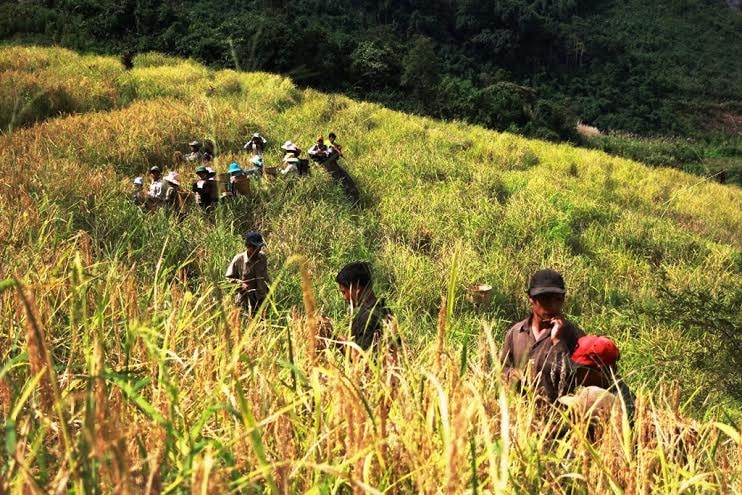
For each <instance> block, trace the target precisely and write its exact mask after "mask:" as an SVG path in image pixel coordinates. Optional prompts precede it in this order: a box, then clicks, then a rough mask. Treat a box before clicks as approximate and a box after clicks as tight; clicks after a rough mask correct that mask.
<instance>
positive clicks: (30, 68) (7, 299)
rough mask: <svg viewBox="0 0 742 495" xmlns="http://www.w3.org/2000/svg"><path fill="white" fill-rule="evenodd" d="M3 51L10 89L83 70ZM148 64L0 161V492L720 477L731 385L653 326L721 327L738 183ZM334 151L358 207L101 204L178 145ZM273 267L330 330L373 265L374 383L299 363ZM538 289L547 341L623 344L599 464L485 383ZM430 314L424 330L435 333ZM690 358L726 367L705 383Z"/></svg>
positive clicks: (710, 338)
mask: <svg viewBox="0 0 742 495" xmlns="http://www.w3.org/2000/svg"><path fill="white" fill-rule="evenodd" d="M24 50H25V49H15V48H8V49H3V51H1V52H0V64H3V63H7V62H3V61H7V60H18V62H16V63H17V64H18V67H19V69H18V70H21V71H22V72H24V73H25V74H27V75H28V80H33V78H34V70H35V69H34V67H38V66H39V65H44V66H46V67H49V69H48V70H49V71H54V70H57V69H54V67H61V66H63V65H69V64H75V63H84V62H80V60H84V58H75V57H76V56H73V55H71V54H70V53H69V52H64V51H60V50H50V51H44V50H40V49H30V50H26V51H24ZM24 57H25V58H28V60H25V59H24ZM45 57H46V59H45ZM146 60H147V61H148V62H147V63H146V64H143V66H142V67H135V68H134V69H133V70H132V71H129V72H123V71H121V72H120V73H118V72H116V70H117V69H116V67H115V64H116V63H115V62H113V61H111V60H108V61H107V63H109V64H111V67H112V70H111V73H114V74H118V75H117V76H116V77H115V78H114V79H113V81H114V82H112V83H111V84H113V85H114V86H115V87H116V88H119V89H118V90H119V91H121V88H126V92H125V93H124V92H122V93H119V94H127V95H129V96H127V97H126V98H123V99H122V100H118V103H116V104H114V105H112V107H111V109H110V110H107V111H90V110H91V108H90V107H88V106H86V105H87V102H82V103H80V105H81V107H80V108H76V109H73V111H72V113H75V115H69V116H61V117H59V118H50V119H47V120H44V121H42V122H40V123H38V124H36V125H29V126H26V127H24V128H16V129H15V130H14V131H13V132H12V133H9V134H6V135H4V136H2V137H0V150H1V151H0V153H1V154H2V160H1V161H0V168H1V169H2V189H1V190H0V194H1V196H0V200H2V204H3V205H4V206H3V211H6V212H7V214H6V218H7V221H6V222H4V224H3V225H2V227H0V236H1V237H2V238H3V239H5V240H6V242H4V244H3V247H2V250H0V264H1V266H2V267H3V278H7V279H12V278H13V277H15V279H17V280H18V281H19V283H20V284H21V286H22V287H24V288H26V292H23V291H22V290H21V288H20V287H17V286H13V285H11V284H10V283H7V284H5V285H3V291H2V293H0V298H1V299H0V308H2V309H1V310H2V314H3V318H4V320H5V321H8V322H9V325H7V326H6V328H7V329H8V330H7V332H5V333H4V336H3V339H4V343H3V345H2V346H0V349H1V350H2V353H3V354H2V358H3V359H2V362H3V363H4V365H3V366H4V367H3V368H2V372H0V378H2V381H0V385H2V386H1V387H0V394H3V395H0V404H2V407H3V409H2V411H3V418H5V422H6V429H5V432H6V433H5V434H6V452H7V453H8V462H7V463H4V465H3V467H2V468H0V476H2V480H1V481H2V483H3V484H2V485H0V487H2V488H3V489H6V490H10V489H12V490H13V491H14V493H15V492H20V491H21V490H26V489H28V490H34V488H33V487H34V486H38V487H39V490H40V491H47V490H51V489H52V488H53V487H56V486H59V485H60V484H61V485H64V486H66V487H67V488H68V489H70V490H74V491H76V492H88V491H91V490H93V489H94V487H101V489H102V491H104V492H107V491H116V490H117V489H120V490H124V489H127V490H129V491H130V492H132V493H134V492H137V493H139V492H143V491H145V489H146V487H147V486H148V485H149V486H151V487H152V486H154V487H157V488H158V489H161V490H163V491H169V492H178V493H180V492H184V491H187V490H192V491H199V487H202V486H203V487H210V488H209V489H208V490H207V491H210V492H213V493H216V492H225V491H230V490H231V491H233V492H235V493H237V492H251V491H256V490H257V491H261V490H263V491H269V492H270V491H273V492H286V491H287V490H289V489H292V490H296V491H297V492H307V491H308V492H309V493H346V492H347V491H348V490H351V488H353V489H355V490H361V489H364V490H366V491H368V492H372V493H373V490H371V488H370V487H374V488H375V489H378V490H379V491H381V492H384V491H392V492H393V491H395V490H396V491H397V492H399V493H408V492H424V493H430V492H435V491H436V490H440V491H444V492H450V493H462V492H464V490H466V489H470V488H472V481H471V478H474V479H477V480H478V485H479V487H481V488H486V489H489V490H491V491H499V492H506V493H523V492H553V493H567V492H570V493H575V492H576V493H589V492H591V490H593V491H594V490H597V491H598V492H611V493H621V492H627V493H630V492H633V491H636V490H638V489H639V487H644V486H646V487H650V489H651V490H652V491H654V492H658V493H677V492H679V491H682V489H688V490H691V491H696V492H699V493H701V492H728V491H729V490H730V489H731V487H733V486H735V483H739V477H740V472H739V466H738V464H736V465H735V459H736V458H737V456H738V452H739V448H740V443H739V432H738V429H737V428H736V427H734V426H730V425H734V424H736V422H737V421H739V418H740V400H741V399H740V396H739V389H736V388H735V387H736V386H737V385H738V382H737V381H735V379H734V374H735V373H734V367H733V366H734V364H735V363H736V362H738V361H734V359H735V356H734V355H733V352H732V349H731V348H729V347H726V345H727V344H728V342H727V341H725V340H724V338H723V336H722V335H721V334H720V333H718V332H717V330H718V329H720V328H722V327H721V326H719V327H716V326H715V324H711V325H709V327H708V328H706V329H703V330H704V331H703V332H699V331H698V329H697V328H695V327H693V326H692V324H689V323H687V322H686V321H685V320H683V319H682V318H677V319H673V318H672V317H671V316H670V317H668V312H669V314H670V315H672V311H675V312H676V313H677V312H683V313H684V314H685V313H687V314H691V313H692V314H694V315H696V316H699V317H700V318H701V319H702V320H703V321H709V322H712V323H713V322H729V323H730V324H731V325H736V326H735V327H733V328H736V329H737V330H739V324H738V323H737V318H736V314H737V308H738V307H739V306H738V302H739V298H740V297H742V295H741V292H742V291H741V289H740V284H739V278H740V275H742V253H741V252H740V249H741V248H742V238H741V237H740V232H742V192H741V191H740V189H739V188H738V187H735V186H723V185H720V184H714V183H710V182H708V181H701V180H699V178H698V177H694V176H691V175H687V174H684V173H682V172H679V171H676V170H669V169H655V168H650V167H647V166H645V165H642V164H640V163H636V162H632V161H629V160H625V159H620V158H616V157H611V156H608V155H606V154H604V153H601V152H597V151H589V150H584V149H578V148H574V147H570V146H567V145H555V144H551V143H546V142H541V141H533V140H527V139H524V138H521V137H518V136H515V135H511V134H507V133H496V132H492V131H488V130H484V129H482V128H477V127H473V126H468V125H464V124H461V123H457V122H453V123H442V122H437V121H434V120H430V119H424V118H419V117H413V116H409V115H405V114H401V113H397V112H393V111H390V110H387V109H384V108H382V107H379V106H377V105H374V104H369V103H360V102H355V101H352V100H349V99H347V98H344V97H339V96H335V95H324V94H321V93H318V92H316V91H312V90H303V91H302V90H299V89H297V88H296V87H295V86H294V85H293V84H292V83H291V82H290V81H289V80H287V79H284V78H281V77H277V76H273V75H268V74H260V73H254V74H241V73H236V72H232V71H223V72H214V71H210V70H207V69H204V68H202V67H199V66H197V65H196V64H193V63H191V62H183V63H182V64H180V63H176V62H174V61H172V60H169V59H167V60H165V62H166V63H164V64H163V65H161V66H160V65H157V63H156V62H152V61H153V60H154V61H157V60H158V59H157V57H155V56H149V57H147V58H146ZM62 62H63V63H62ZM24 67H25V68H24ZM181 69H182V70H181ZM59 70H60V71H62V69H59ZM52 73H53V72H52ZM61 77H63V76H62V75H60V78H61ZM90 77H93V80H94V81H95V80H97V79H95V77H97V76H90ZM103 79H105V78H103V76H101V79H100V80H103ZM211 88H213V89H211ZM78 112H79V114H76V113H78ZM53 115H56V114H47V115H46V116H53ZM331 130H332V131H335V132H336V133H337V134H338V136H339V140H340V141H341V143H342V144H343V146H344V150H345V154H346V160H345V166H346V167H347V169H348V170H349V172H350V173H351V174H352V175H353V176H354V178H355V179H356V181H357V184H358V186H359V188H360V190H361V192H362V196H363V208H360V209H354V208H352V207H351V206H350V204H349V203H348V201H347V199H346V198H344V196H343V193H342V190H341V189H340V188H339V187H338V186H337V185H336V184H334V183H333V182H332V181H331V179H330V178H329V177H328V176H327V175H326V174H324V173H323V172H322V171H321V170H319V169H316V168H315V169H314V172H313V174H312V175H311V176H310V177H309V178H306V179H301V180H280V179H279V180H274V181H263V182H262V183H260V184H259V187H257V188H256V192H255V194H254V195H253V196H251V197H249V198H244V199H242V200H241V201H239V202H237V203H235V204H233V205H222V206H220V207H219V209H218V211H217V212H216V214H215V216H214V218H213V219H208V218H204V217H203V216H201V215H200V214H199V213H198V212H197V211H191V212H189V214H188V215H187V216H186V218H185V219H184V220H183V221H182V222H178V221H177V220H176V219H175V218H174V217H171V216H169V215H167V214H166V213H165V212H158V213H156V214H149V215H148V214H144V213H143V212H141V211H140V210H139V209H138V208H136V207H135V206H133V205H131V204H129V203H128V201H127V191H128V187H129V184H130V182H131V178H132V177H133V176H135V175H144V174H145V172H146V170H147V169H148V167H149V166H151V165H152V164H160V165H168V164H169V160H170V156H171V154H172V152H173V151H174V150H175V149H180V150H182V151H184V150H185V148H186V145H185V143H187V142H188V141H189V140H191V139H193V138H198V139H201V140H204V139H211V140H212V141H213V142H214V143H215V147H216V150H217V152H218V154H217V157H216V166H217V168H218V169H219V170H224V169H225V168H226V166H227V165H228V164H229V163H230V162H231V161H232V160H234V159H237V160H238V161H243V162H244V161H246V159H245V158H244V157H243V156H241V155H239V154H238V152H239V149H240V147H241V145H242V143H243V142H244V139H245V138H246V136H248V135H249V134H250V133H252V132H255V131H259V132H261V134H263V135H264V136H266V137H267V139H268V140H269V143H270V144H269V148H268V150H267V155H266V162H267V163H269V164H273V163H277V162H278V161H279V159H280V156H281V153H280V150H279V149H278V146H279V145H280V143H282V142H283V141H284V140H286V139H291V140H293V141H294V142H296V143H298V144H299V146H301V147H303V148H307V147H308V146H309V143H311V142H312V141H313V140H314V138H315V136H316V135H317V134H319V133H324V134H326V133H327V132H329V131H331ZM179 171H180V172H181V173H182V174H183V176H184V177H190V176H191V171H190V170H188V169H186V168H181V169H180V170H179ZM248 229H258V230H261V231H262V232H264V234H265V236H266V238H267V241H268V249H267V254H268V258H269V263H270V269H271V272H272V273H273V275H274V278H275V279H276V283H275V285H274V292H273V295H272V297H271V301H270V307H269V317H268V318H267V320H266V321H265V322H262V323H253V324H250V325H248V324H247V323H246V322H245V321H240V318H239V316H238V314H237V313H236V312H235V310H234V309H233V308H231V305H230V293H229V287H228V285H227V284H225V283H224V280H223V273H224V270H225V269H226V265H227V263H228V262H229V260H230V259H231V257H232V256H233V255H234V254H235V253H236V252H238V251H239V250H240V249H241V246H240V235H241V233H242V232H244V231H245V230H248ZM297 255H298V256H300V257H301V259H302V260H303V261H302V262H301V263H303V264H304V266H305V267H306V269H307V271H308V272H309V273H310V275H311V290H312V293H313V295H314V299H315V300H316V309H317V311H318V312H319V313H321V314H324V315H327V316H329V317H331V318H332V320H333V321H334V322H335V328H336V331H337V333H338V334H342V333H344V330H345V329H346V328H347V318H346V316H345V308H344V304H343V302H342V300H341V298H340V295H339V294H338V292H337V289H336V287H335V284H334V275H335V273H336V272H337V270H338V269H339V268H340V267H341V266H342V265H343V264H344V263H346V262H348V261H352V260H358V259H365V260H369V261H371V263H372V265H373V267H374V271H375V276H376V280H377V283H378V291H379V292H380V293H381V294H382V295H384V296H385V297H386V298H387V300H388V302H389V303H390V305H391V307H392V308H393V310H394V312H395V314H396V315H397V316H398V320H399V332H400V334H401V336H402V339H403V341H404V343H405V350H404V352H403V353H402V354H401V355H400V356H398V361H397V365H396V366H397V367H396V368H395V367H393V366H391V365H390V364H388V363H386V364H385V363H376V364H374V363H368V364H367V365H366V364H364V362H363V360H360V361H357V362H354V363H351V362H347V361H346V360H345V359H344V358H343V357H341V356H339V355H337V354H336V353H333V352H324V351H320V352H319V353H317V351H316V350H315V349H314V345H313V342H314V340H313V335H314V332H315V330H313V326H312V324H311V318H310V322H309V323H306V321H305V320H304V319H303V318H304V316H305V312H306V311H309V316H312V314H313V310H312V308H311V307H310V308H308V309H307V308H306V307H305V301H306V299H305V298H304V297H303V296H305V295H306V293H307V292H306V291H305V294H304V295H303V294H302V285H301V282H300V277H299V276H298V274H297V263H298V261H297V260H296V256H297ZM544 266H549V267H554V268H556V269H559V270H561V271H562V272H564V273H565V275H566V278H567V284H568V287H569V294H568V304H567V311H568V314H569V315H570V318H572V319H574V320H575V321H576V322H577V323H578V324H579V325H580V326H582V327H583V328H584V329H585V330H586V331H587V332H588V333H593V332H595V333H601V334H607V335H609V336H611V337H613V338H614V339H616V340H617V342H618V343H619V346H620V348H621V352H622V358H621V366H622V370H623V373H624V375H625V376H626V380H627V381H628V383H629V384H630V385H631V386H632V387H633V388H634V389H635V390H637V391H638V393H639V396H640V401H641V404H640V407H639V411H640V412H639V416H638V419H637V426H635V428H634V429H633V430H631V429H629V428H628V425H626V424H624V423H622V421H621V417H620V416H617V417H615V418H614V420H615V421H616V422H615V423H611V424H613V425H614V427H613V428H612V429H611V430H610V432H609V433H607V434H606V435H604V437H603V439H602V440H601V441H600V442H597V443H595V444H588V443H586V442H585V441H584V440H583V438H584V435H582V434H581V433H580V432H581V429H582V428H584V427H585V425H584V423H580V422H579V421H578V422H576V423H574V425H573V426H574V428H576V429H577V433H576V434H574V435H567V436H566V437H564V438H556V437H554V436H553V434H552V432H553V430H554V428H555V426H554V422H558V421H559V420H560V419H559V418H560V417H559V416H558V415H556V416H554V415H546V416H541V415H537V411H536V410H535V409H534V405H533V403H532V402H530V401H528V400H524V399H522V398H519V397H513V396H512V395H511V394H510V393H509V392H508V391H506V390H505V389H504V388H503V387H502V386H501V385H500V382H499V381H498V380H497V379H496V376H497V372H498V370H497V369H491V368H489V367H488V366H487V361H488V356H492V355H496V349H497V344H498V342H499V341H500V338H501V336H502V335H503V334H504V332H505V330H506V329H507V326H508V325H509V323H510V322H513V321H516V320H518V319H520V318H522V317H524V316H525V315H526V314H527V301H526V299H525V296H524V286H525V283H526V280H527V277H528V275H529V274H530V273H531V272H532V271H533V270H535V269H537V268H540V267H544ZM475 281H481V282H487V283H489V284H491V285H492V286H493V287H494V292H495V294H494V302H493V305H492V307H491V308H490V309H488V310H486V311H482V310H479V309H477V308H474V307H472V306H471V305H470V304H469V303H468V302H467V301H466V298H465V291H464V287H465V286H466V285H467V284H469V283H472V282H475ZM668 291H669V293H668ZM699 293H700V294H701V295H700V296H698V294H699ZM22 294H25V295H26V299H27V301H26V302H25V303H24V301H23V298H22V297H21V295H22ZM444 294H448V296H449V297H448V308H449V311H450V315H449V318H448V321H447V323H446V326H445V328H441V327H439V328H438V330H436V328H437V325H436V321H437V320H438V314H439V305H440V300H441V296H442V295H444ZM668 294H670V295H668ZM706 299H708V300H711V301H714V302H715V303H716V306H713V314H711V309H709V308H712V306H709V305H707V304H705V303H706V302H707V301H706ZM678 301H683V304H684V305H686V306H681V307H674V306H673V302H678ZM704 311H705V313H704ZM31 315H34V318H35V320H36V321H37V323H38V324H37V326H34V325H33V324H32V318H31ZM292 315H293V316H292ZM704 319H707V320H704ZM703 321H702V322H701V323H703ZM39 329H40V331H41V332H43V334H45V337H44V340H43V342H41V343H39V342H36V340H35V339H38V335H39ZM437 332H438V333H440V334H441V335H442V336H443V337H444V338H443V340H442V341H441V343H440V344H438V343H436V341H437V339H436V333H437ZM462 348H466V349H467V351H466V352H465V353H464V352H462ZM39 349H41V350H39ZM44 349H45V350H44ZM709 349H713V350H714V351H715V352H718V354H715V356H712V357H716V358H717V361H721V362H727V363H729V367H718V366H716V365H717V364H718V363H717V362H714V363H713V364H714V366H713V367H712V366H707V365H706V364H705V362H704V359H708V358H709V356H708V355H706V354H704V353H705V352H706V351H707V350H709ZM725 353H726V354H725ZM720 356H722V357H724V359H722V360H719V359H718V358H719V357H720ZM47 357H48V358H49V359H50V361H51V363H52V364H53V367H54V370H55V373H54V376H52V375H51V374H49V370H48V369H46V370H44V364H43V363H44V362H46V359H47ZM736 359H738V357H737V358H736ZM725 360H726V361H725ZM461 370H463V375H462V374H461ZM55 383H56V384H57V385H56V387H55V386H54V384H55ZM393 383H396V385H392V384H393ZM351 384H355V387H354V386H351ZM45 397H46V398H45ZM369 412H372V413H373V414H369ZM382 418H383V419H382ZM568 424H571V423H568ZM470 442H472V443H471V444H470ZM472 445H473V447H472ZM472 449H473V452H474V454H473V455H472ZM122 466H129V469H125V468H124V467H122ZM65 480H66V481H65ZM271 487H273V488H271ZM205 489H206V488H205ZM155 491H157V490H155Z"/></svg>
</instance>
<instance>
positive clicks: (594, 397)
mask: <svg viewBox="0 0 742 495" xmlns="http://www.w3.org/2000/svg"><path fill="white" fill-rule="evenodd" d="M620 357H621V353H620V352H619V350H618V347H617V346H616V344H615V342H613V341H612V340H611V339H609V338H608V337H603V336H600V335H585V336H584V337H580V339H579V340H578V341H577V347H576V348H575V350H574V352H573V353H572V356H571V357H570V364H571V369H572V379H573V385H572V387H573V388H574V389H575V390H576V392H575V393H574V394H571V395H566V396H563V397H560V398H559V402H560V403H562V404H566V405H567V406H569V407H570V408H572V409H574V410H577V411H578V412H579V413H580V414H590V415H591V416H593V417H601V416H603V415H604V414H606V413H610V410H611V408H613V407H615V406H616V405H617V404H621V403H622V404H623V405H624V407H625V410H626V413H627V415H628V417H629V418H631V417H633V415H634V401H635V398H634V394H633V393H632V392H631V390H629V387H628V386H627V385H626V383H625V382H624V381H623V380H622V379H621V377H620V376H619V374H618V367H617V364H618V360H619V359H620Z"/></svg>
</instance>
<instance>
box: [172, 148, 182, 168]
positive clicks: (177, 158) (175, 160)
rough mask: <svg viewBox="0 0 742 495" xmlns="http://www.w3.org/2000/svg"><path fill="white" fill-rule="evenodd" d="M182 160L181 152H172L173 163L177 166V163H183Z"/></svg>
mask: <svg viewBox="0 0 742 495" xmlns="http://www.w3.org/2000/svg"><path fill="white" fill-rule="evenodd" d="M183 161H184V160H183V153H181V152H180V151H175V152H173V165H175V166H176V167H177V166H178V165H180V164H181V163H183Z"/></svg>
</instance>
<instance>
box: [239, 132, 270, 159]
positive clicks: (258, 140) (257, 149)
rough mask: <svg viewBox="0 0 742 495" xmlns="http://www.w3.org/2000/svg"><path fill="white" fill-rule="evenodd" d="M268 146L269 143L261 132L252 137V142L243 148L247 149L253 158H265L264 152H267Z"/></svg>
mask: <svg viewBox="0 0 742 495" xmlns="http://www.w3.org/2000/svg"><path fill="white" fill-rule="evenodd" d="M267 144H268V141H266V140H265V138H264V137H263V136H261V135H260V133H259V132H256V133H255V134H253V135H252V138H250V140H249V141H248V142H247V143H245V146H243V148H244V149H245V151H247V152H248V153H250V154H252V156H263V151H264V150H265V146H266V145H267Z"/></svg>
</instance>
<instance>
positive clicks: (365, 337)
mask: <svg viewBox="0 0 742 495" xmlns="http://www.w3.org/2000/svg"><path fill="white" fill-rule="evenodd" d="M335 281H336V282H337V284H338V288H339V289H340V293H341V294H342V295H343V299H345V301H346V302H347V303H348V304H349V305H350V311H351V315H352V322H351V326H350V333H351V338H352V339H353V342H355V343H356V344H357V345H358V347H360V348H361V349H363V350H367V349H369V348H370V347H371V346H372V345H373V344H375V343H376V342H378V341H379V339H381V334H382V331H383V329H384V325H385V324H386V323H388V322H389V321H390V320H391V318H392V312H391V310H389V308H387V307H386V304H385V302H384V300H383V299H378V298H377V297H376V294H374V290H373V287H372V285H373V283H372V279H371V269H370V268H369V266H368V263H362V262H355V263H349V264H347V265H345V266H344V267H343V268H342V270H340V272H338V274H337V276H336V277H335Z"/></svg>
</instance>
